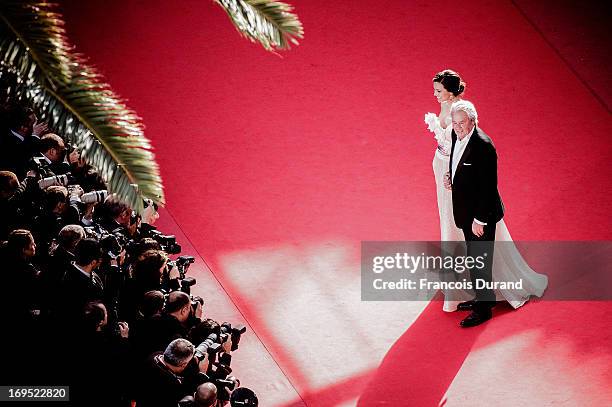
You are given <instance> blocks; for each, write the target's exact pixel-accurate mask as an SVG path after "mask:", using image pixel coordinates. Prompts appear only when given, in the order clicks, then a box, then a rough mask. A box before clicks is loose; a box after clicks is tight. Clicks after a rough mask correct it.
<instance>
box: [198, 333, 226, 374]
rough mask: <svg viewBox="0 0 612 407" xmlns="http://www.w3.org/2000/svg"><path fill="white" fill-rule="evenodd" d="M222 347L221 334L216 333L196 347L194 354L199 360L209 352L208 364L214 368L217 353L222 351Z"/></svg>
mask: <svg viewBox="0 0 612 407" xmlns="http://www.w3.org/2000/svg"><path fill="white" fill-rule="evenodd" d="M221 349H222V347H221V344H220V343H219V336H218V335H217V334H215V333H212V334H210V335H208V337H207V338H206V339H205V340H204V341H203V342H202V343H200V344H199V345H198V346H197V347H196V348H195V353H194V355H195V356H196V357H197V358H198V360H202V359H204V356H205V355H206V354H208V363H209V364H208V366H209V370H212V366H213V363H214V362H215V360H216V358H217V354H218V353H219V352H220V351H221Z"/></svg>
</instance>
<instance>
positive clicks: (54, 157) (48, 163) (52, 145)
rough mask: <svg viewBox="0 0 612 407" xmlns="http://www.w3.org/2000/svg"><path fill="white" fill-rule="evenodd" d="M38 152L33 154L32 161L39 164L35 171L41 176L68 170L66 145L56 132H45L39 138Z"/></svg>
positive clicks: (59, 173)
mask: <svg viewBox="0 0 612 407" xmlns="http://www.w3.org/2000/svg"><path fill="white" fill-rule="evenodd" d="M39 145H40V154H37V155H35V156H34V161H35V162H37V163H39V164H40V165H39V166H38V165H37V167H39V168H37V170H38V171H37V172H39V174H40V175H41V176H42V177H49V176H52V175H63V174H67V173H69V172H70V164H68V163H67V162H66V161H64V159H65V158H66V145H65V144H64V140H63V139H62V138H61V137H60V136H58V135H57V134H53V133H47V134H45V135H44V136H42V138H41V139H40V143H39Z"/></svg>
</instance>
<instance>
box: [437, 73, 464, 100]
mask: <svg viewBox="0 0 612 407" xmlns="http://www.w3.org/2000/svg"><path fill="white" fill-rule="evenodd" d="M433 81H434V82H440V83H441V84H442V86H444V89H446V90H447V91H449V92H450V93H452V94H453V95H455V96H459V95H461V94H462V93H463V91H464V90H465V82H463V81H462V80H461V76H459V74H458V73H457V72H455V71H453V70H450V69H445V70H443V71H441V72H438V73H437V74H436V76H434V77H433Z"/></svg>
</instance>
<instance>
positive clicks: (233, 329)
mask: <svg viewBox="0 0 612 407" xmlns="http://www.w3.org/2000/svg"><path fill="white" fill-rule="evenodd" d="M245 332H246V326H244V325H234V326H232V324H230V323H229V322H224V323H222V324H221V335H230V336H231V337H232V351H235V350H236V349H238V344H239V343H240V338H241V336H242V334H243V333H245ZM224 342H225V341H224Z"/></svg>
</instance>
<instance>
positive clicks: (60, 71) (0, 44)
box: [0, 0, 73, 87]
mask: <svg viewBox="0 0 612 407" xmlns="http://www.w3.org/2000/svg"><path fill="white" fill-rule="evenodd" d="M54 8H55V6H54V5H53V4H50V3H43V2H32V1H14V0H13V1H11V0H4V1H2V2H0V20H1V21H2V23H4V24H3V30H2V31H3V32H2V34H3V35H2V40H0V57H1V58H2V61H3V62H5V63H7V64H9V65H11V66H14V67H17V68H18V69H19V71H20V75H21V76H27V75H32V76H37V77H38V78H39V80H46V81H47V82H48V83H49V85H51V86H53V87H56V86H59V85H65V84H67V83H68V82H69V80H70V67H69V64H70V55H71V53H72V50H73V47H72V46H70V44H69V43H68V40H67V37H66V31H65V29H64V22H63V20H62V19H61V16H60V15H59V14H58V13H56V12H55V11H54Z"/></svg>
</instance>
